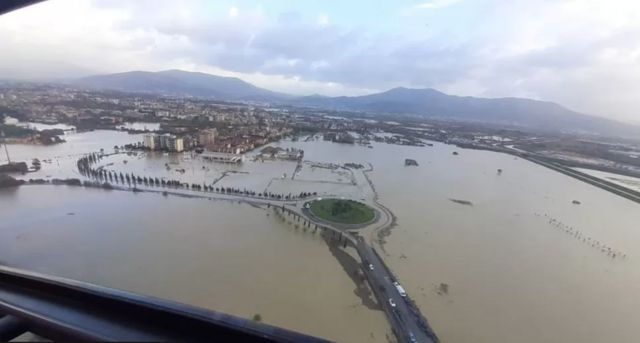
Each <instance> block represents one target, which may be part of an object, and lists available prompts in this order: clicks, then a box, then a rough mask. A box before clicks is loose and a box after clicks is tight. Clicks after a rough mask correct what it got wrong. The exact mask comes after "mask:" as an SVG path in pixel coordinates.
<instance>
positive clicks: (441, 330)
mask: <svg viewBox="0 0 640 343" xmlns="http://www.w3.org/2000/svg"><path fill="white" fill-rule="evenodd" d="M317 144H318V143H317V142H316V143H313V144H309V143H297V144H296V146H298V147H303V148H304V149H305V158H308V159H317V160H332V159H334V158H336V157H337V159H339V160H343V161H347V160H349V159H352V160H353V161H354V162H358V161H368V162H371V163H372V164H373V165H374V167H375V170H374V172H373V173H372V180H373V182H374V184H375V185H376V188H377V191H378V193H379V195H380V201H381V202H382V203H383V204H384V205H385V206H387V207H389V208H390V209H391V210H392V211H393V213H394V214H395V215H396V216H397V217H398V221H397V224H398V225H397V226H396V227H395V228H394V229H393V230H392V233H391V236H390V237H387V238H386V241H387V243H386V244H385V245H384V248H385V251H386V254H385V256H386V257H385V259H386V260H387V263H388V264H389V266H390V267H391V269H392V270H393V271H394V273H395V274H396V276H397V277H398V278H399V280H400V282H401V283H403V285H404V286H405V288H406V289H407V291H408V293H409V294H410V295H411V296H412V297H413V298H414V299H415V300H416V302H417V303H418V305H419V306H420V308H421V309H422V311H423V313H424V314H425V315H426V316H427V318H428V319H429V321H430V323H431V324H432V326H433V328H434V329H435V331H436V333H437V334H438V335H439V337H440V338H441V340H442V341H443V342H541V341H543V342H605V341H609V342H611V341H614V342H637V341H638V340H639V339H640V334H638V332H637V330H636V327H637V323H638V322H640V313H639V312H638V311H637V309H638V307H639V306H640V293H639V292H638V291H637V289H638V288H637V285H638V284H640V265H639V262H640V230H638V223H640V207H639V205H638V204H636V203H634V202H631V201H629V200H627V199H624V198H621V197H618V196H616V195H614V194H611V193H608V192H606V191H603V190H601V189H599V188H596V187H593V186H590V185H588V184H586V183H583V182H580V181H578V180H575V179H573V178H570V177H567V176H565V175H563V174H560V173H556V172H554V171H551V170H548V169H546V168H544V167H542V166H539V165H536V164H533V163H530V162H528V161H525V160H521V159H518V158H514V157H513V156H509V155H504V154H497V153H493V152H487V151H473V150H464V149H459V148H456V147H453V146H447V145H443V144H438V143H435V146H434V147H433V148H430V147H424V148H416V147H401V146H394V145H381V144H376V145H374V146H375V147H374V149H365V148H362V147H357V146H343V145H339V144H331V143H325V144H322V145H321V146H320V147H318V148H317V149H314V148H313V146H314V145H317ZM453 151H458V152H459V155H457V156H455V155H453ZM405 158H411V159H415V160H416V161H417V162H418V163H419V164H420V166H419V167H405V166H404V159H405ZM498 168H500V169H502V170H503V172H502V173H501V174H498V172H497V169H498ZM450 199H458V200H468V201H471V202H472V206H468V205H461V204H459V203H456V202H453V201H451V200H450ZM573 200H578V201H579V202H580V203H581V204H579V205H577V204H573ZM551 219H554V220H556V221H558V222H560V223H562V224H558V225H557V226H556V225H552V224H550V223H549V221H550V220H551ZM569 227H571V229H569ZM569 230H571V231H570V232H566V231H569ZM577 231H579V233H575V232H577ZM583 240H584V241H583ZM593 241H597V242H598V243H592V242H593ZM609 248H610V249H611V250H612V251H615V252H616V257H615V258H613V254H612V253H609V250H608V249H609ZM603 250H604V251H603ZM622 255H626V256H625V257H624V258H623V257H621V256H622ZM441 283H445V284H447V285H448V286H449V287H448V292H447V293H446V294H445V293H442V292H440V293H442V294H439V293H438V288H439V286H440V284H441Z"/></svg>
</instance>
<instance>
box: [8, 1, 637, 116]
mask: <svg viewBox="0 0 640 343" xmlns="http://www.w3.org/2000/svg"><path fill="white" fill-rule="evenodd" d="M166 69H182V70H188V71H200V72H206V73H211V74H216V75H222V76H235V77H239V78H241V79H243V80H245V81H247V82H250V83H253V84H255V85H257V86H260V87H264V88H267V89H271V90H275V91H280V92H286V93H291V94H299V95H308V94H323V95H330V96H335V95H362V94H369V93H374V92H378V91H384V90H387V89H390V88H393V87H399V86H404V87H411V88H435V89H438V90H440V91H443V92H445V93H448V94H454V95H461V96H479V97H526V98H532V99H539V100H547V101H553V102H557V103H559V104H562V105H564V106H567V107H569V108H571V109H573V110H576V111H580V112H583V113H588V114H594V115H600V116H605V117H608V118H612V119H617V120H622V121H627V122H634V123H640V111H639V110H638V109H640V1H634V0H624V1H623V0H601V1H591V0H575V1H568V0H531V1H525V0H509V1H503V0H500V1H498V0H487V1H482V0H389V1H379V0H349V1H345V0H340V1H332V0H317V1H314V0H299V1H293V0H220V1H205V0H181V1H175V0H171V1H169V0H136V1H130V0H111V1H110V0H49V1H46V2H44V3H40V4H37V5H34V6H30V7H27V8H24V9H21V10H18V11H15V12H12V13H9V14H6V15H3V16H0V79H2V78H5V79H6V78H18V79H36V80H51V79H68V78H76V77H81V76H87V75H92V74H101V73H113V72H125V71H131V70H147V71H159V70H166Z"/></svg>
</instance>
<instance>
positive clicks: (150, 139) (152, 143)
mask: <svg viewBox="0 0 640 343" xmlns="http://www.w3.org/2000/svg"><path fill="white" fill-rule="evenodd" d="M158 138H159V137H158V136H157V135H152V134H147V135H144V142H143V143H144V146H145V148H149V149H150V150H156V149H159V148H160V146H159V145H160V140H159V139H158Z"/></svg>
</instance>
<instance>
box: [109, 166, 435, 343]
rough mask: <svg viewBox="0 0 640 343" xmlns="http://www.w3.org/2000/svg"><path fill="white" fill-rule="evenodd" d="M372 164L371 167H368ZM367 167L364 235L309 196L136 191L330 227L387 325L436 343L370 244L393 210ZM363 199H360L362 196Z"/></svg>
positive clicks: (403, 335)
mask: <svg viewBox="0 0 640 343" xmlns="http://www.w3.org/2000/svg"><path fill="white" fill-rule="evenodd" d="M372 169H373V168H372V167H371V168H370V170H368V171H371V170H372ZM366 172H367V171H364V172H363V175H364V177H365V179H366V181H367V182H368V183H369V186H370V187H371V191H372V192H371V197H370V199H369V200H368V201H367V203H368V205H370V206H372V207H373V208H374V209H375V210H376V212H377V215H376V220H375V221H374V222H372V223H369V224H366V225H365V227H363V228H360V229H357V231H358V232H359V233H363V234H364V235H365V236H368V237H363V236H361V235H357V236H356V235H354V234H352V233H350V232H349V231H350V230H353V228H349V227H345V226H341V225H339V224H336V225H333V224H331V223H327V222H324V221H321V220H319V219H318V218H316V217H314V216H312V215H310V214H309V213H307V211H305V209H304V204H305V203H306V202H308V201H310V200H311V199H296V200H284V201H283V200H275V199H266V198H260V197H252V196H246V195H240V194H220V193H206V192H202V191H197V190H188V189H180V190H178V189H175V190H170V189H158V188H157V187H146V186H143V185H140V186H139V187H140V188H139V189H138V191H144V192H154V193H162V194H165V195H169V194H171V195H176V196H184V197H195V198H208V199H219V200H231V201H244V202H247V203H250V204H254V205H268V206H273V207H275V208H282V209H283V210H286V211H287V212H290V213H291V214H295V215H297V216H299V217H300V218H305V219H306V220H307V221H308V222H309V223H313V224H316V225H318V226H320V227H324V228H325V229H328V230H331V231H333V232H335V233H338V234H340V235H341V237H344V238H345V239H346V240H347V241H348V242H349V244H350V245H351V246H353V247H354V248H355V249H356V251H357V253H358V255H359V256H360V259H361V261H362V271H363V273H364V275H365V276H366V278H367V281H368V283H369V285H370V287H371V290H372V292H373V294H374V295H375V297H376V299H377V300H378V303H379V305H380V307H381V309H382V310H383V311H384V312H385V314H386V316H387V319H388V320H389V323H390V325H391V329H392V331H393V332H394V334H395V335H396V337H397V338H398V341H400V342H425V343H437V342H439V340H438V338H437V336H436V335H435V333H434V332H433V330H432V329H431V327H430V326H429V324H428V322H427V320H426V318H425V317H424V316H423V315H422V314H421V313H420V310H419V309H418V307H417V306H416V304H415V303H414V302H413V300H411V298H410V297H409V295H407V294H404V295H401V294H400V292H399V291H398V289H397V288H396V286H395V285H394V283H395V282H398V280H397V279H396V277H395V276H394V275H393V274H392V272H391V270H390V269H389V268H388V267H387V266H386V264H385V263H384V261H383V260H382V258H381V257H380V255H378V253H377V251H376V250H375V249H374V248H373V246H372V245H373V244H375V242H376V235H377V234H378V232H380V231H381V230H388V229H390V228H391V227H392V226H393V224H394V216H393V213H391V211H390V210H389V209H387V208H386V207H385V206H384V205H382V204H380V203H379V202H378V195H377V192H376V190H375V188H374V185H373V183H372V182H371V181H370V180H369V178H368V176H367V174H366ZM113 189H115V190H127V191H131V190H132V189H131V188H130V187H123V186H118V185H116V186H113ZM203 193H204V194H203ZM363 200H364V199H363Z"/></svg>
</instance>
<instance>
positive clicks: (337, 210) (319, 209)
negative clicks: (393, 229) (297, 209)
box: [305, 198, 378, 226]
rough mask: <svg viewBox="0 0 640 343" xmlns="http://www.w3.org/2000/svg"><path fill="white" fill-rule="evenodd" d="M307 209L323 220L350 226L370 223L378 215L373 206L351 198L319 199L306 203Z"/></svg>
mask: <svg viewBox="0 0 640 343" xmlns="http://www.w3.org/2000/svg"><path fill="white" fill-rule="evenodd" d="M305 209H307V210H308V212H309V214H311V215H312V216H313V217H315V218H317V219H319V220H321V221H323V222H327V223H332V224H340V225H349V226H352V225H353V226H360V225H366V224H370V223H372V222H373V221H374V220H376V218H377V217H378V214H377V211H376V210H375V209H373V208H372V207H370V206H368V205H366V204H364V203H361V202H358V201H355V200H349V199H334V198H327V199H317V200H313V201H310V202H308V203H306V204H305Z"/></svg>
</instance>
